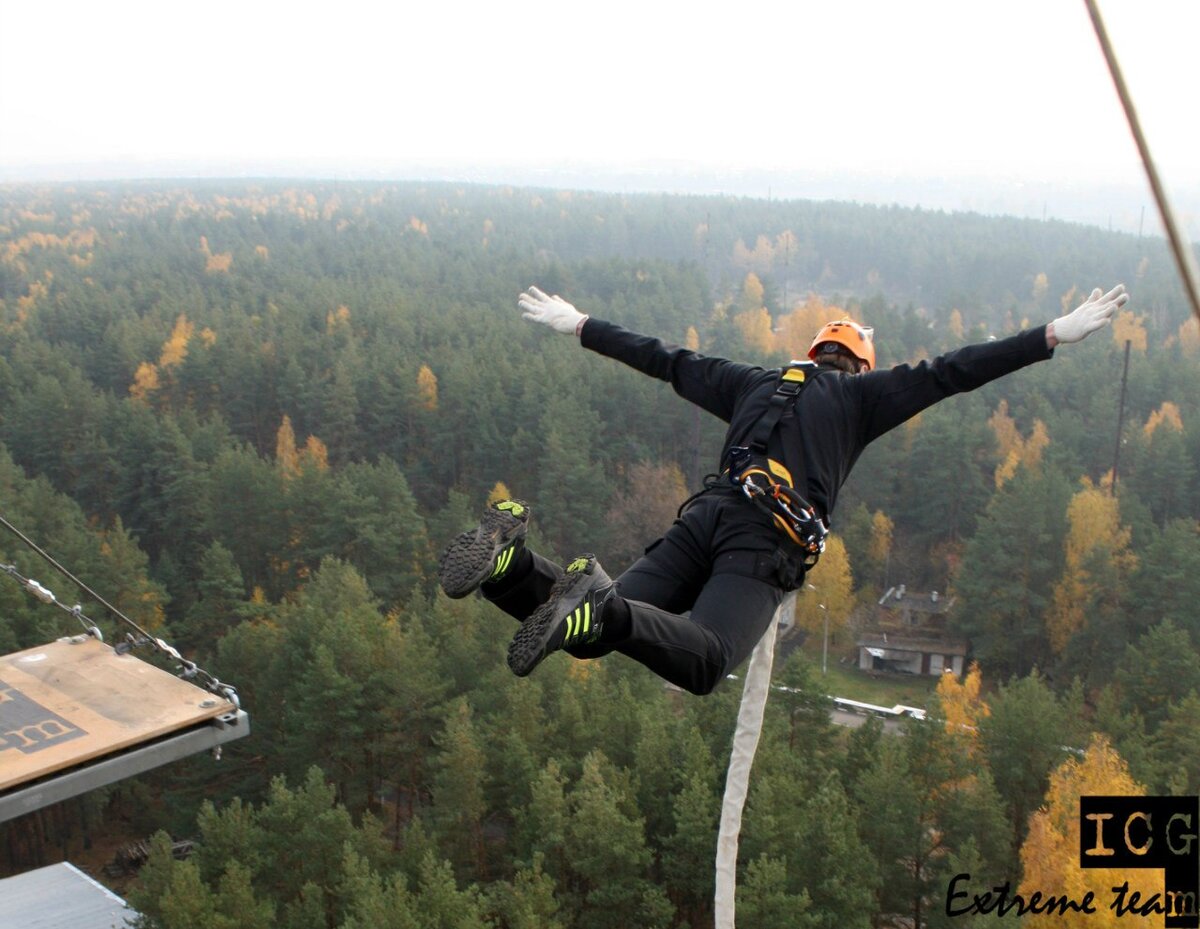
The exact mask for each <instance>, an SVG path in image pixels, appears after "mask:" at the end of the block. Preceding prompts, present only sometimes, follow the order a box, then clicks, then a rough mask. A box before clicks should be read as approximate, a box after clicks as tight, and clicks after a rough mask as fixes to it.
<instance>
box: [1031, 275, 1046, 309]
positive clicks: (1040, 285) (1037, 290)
mask: <svg viewBox="0 0 1200 929" xmlns="http://www.w3.org/2000/svg"><path fill="white" fill-rule="evenodd" d="M1049 289H1050V280H1049V278H1047V277H1046V272H1045V271H1039V272H1038V273H1037V275H1036V276H1035V277H1034V279H1033V302H1034V303H1037V302H1039V301H1040V300H1041V299H1042V297H1044V296H1046V291H1047V290H1049Z"/></svg>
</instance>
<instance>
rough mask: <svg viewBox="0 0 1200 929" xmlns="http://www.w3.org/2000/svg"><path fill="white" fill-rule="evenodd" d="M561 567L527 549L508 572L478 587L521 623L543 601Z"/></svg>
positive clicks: (557, 577)
mask: <svg viewBox="0 0 1200 929" xmlns="http://www.w3.org/2000/svg"><path fill="white" fill-rule="evenodd" d="M562 574H563V570H562V568H560V567H559V566H558V565H556V564H555V563H554V562H552V561H551V560H550V559H548V558H543V557H542V556H541V555H539V554H538V553H537V552H535V551H532V550H531V549H528V548H526V549H525V550H524V551H523V552H522V553H521V556H520V558H519V559H518V560H517V563H516V564H515V565H514V566H513V568H512V570H511V571H509V573H508V574H507V575H506V576H505V577H503V578H501V579H500V580H499V581H495V582H487V583H484V584H481V585H480V587H479V590H480V593H482V594H483V595H484V596H485V597H486V598H487V599H488V600H490V601H491V602H492V603H494V604H495V605H496V606H498V607H499V608H500V609H502V610H503V611H504V612H505V613H507V614H508V615H509V616H511V617H512V618H513V619H515V620H517V621H518V622H524V621H525V620H526V619H528V618H529V617H530V615H532V613H533V611H534V610H536V609H537V608H538V607H539V606H541V605H542V604H543V603H545V602H546V598H547V597H549V596H550V589H551V588H552V587H553V586H554V582H555V581H557V580H558V579H559V578H560V577H562Z"/></svg>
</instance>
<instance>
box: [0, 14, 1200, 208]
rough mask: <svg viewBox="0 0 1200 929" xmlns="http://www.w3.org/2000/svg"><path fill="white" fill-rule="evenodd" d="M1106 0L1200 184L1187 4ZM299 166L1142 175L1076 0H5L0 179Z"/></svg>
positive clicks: (1188, 182)
mask: <svg viewBox="0 0 1200 929" xmlns="http://www.w3.org/2000/svg"><path fill="white" fill-rule="evenodd" d="M1101 9H1102V11H1103V13H1104V16H1105V19H1106V22H1107V25H1108V27H1109V31H1110V34H1111V37H1112V40H1113V42H1114V44H1115V46H1116V49H1117V53H1118V56H1119V57H1120V59H1121V63H1122V66H1123V68H1124V70H1125V74H1126V78H1127V80H1128V82H1129V84H1130V87H1131V90H1132V92H1133V95H1134V99H1135V102H1136V103H1137V105H1138V107H1139V111H1140V114H1141V117H1142V120H1143V125H1144V128H1145V129H1146V132H1147V134H1148V136H1149V140H1150V144H1151V147H1152V149H1153V151H1154V154H1155V157H1156V160H1157V161H1158V162H1159V165H1160V168H1161V169H1162V171H1163V174H1164V176H1165V178H1166V181H1167V183H1168V185H1169V186H1172V187H1175V188H1194V189H1200V144H1198V143H1200V119H1198V115H1197V113H1198V108H1197V105H1196V89H1197V87H1200V75H1198V74H1197V66H1196V48H1197V40H1198V39H1200V2H1197V0H1101ZM98 163H108V165H107V167H104V166H97V165H98ZM297 163H304V164H317V163H319V164H321V165H324V166H325V167H326V168H327V169H328V170H330V171H332V166H337V172H336V173H337V174H339V175H341V176H348V175H352V174H354V173H355V171H356V170H358V169H360V168H361V169H363V170H370V171H375V172H378V171H381V170H382V171H383V172H384V173H388V172H391V173H393V174H394V176H403V174H404V171H403V169H404V167H405V166H407V165H413V164H422V165H426V166H428V165H434V166H440V165H444V166H446V170H447V171H448V172H451V173H452V172H453V171H454V170H462V169H464V168H472V167H478V168H488V169H490V172H489V173H488V177H489V178H494V177H496V176H498V175H500V174H503V173H504V171H506V170H510V169H512V170H514V171H515V169H517V168H528V167H531V166H532V167H556V166H563V165H567V166H572V165H573V166H575V167H579V166H583V167H584V168H585V169H590V168H591V167H592V166H601V167H610V168H611V167H622V166H644V165H647V164H650V163H654V164H657V165H658V166H659V167H660V168H661V167H662V166H667V168H668V169H678V170H695V171H700V172H702V173H712V174H717V175H719V174H720V173H721V172H723V171H726V172H732V171H748V170H749V171H754V170H761V171H766V172H773V171H777V172H780V173H781V174H782V173H787V172H816V173H829V172H850V173H861V174H878V173H882V174H901V175H909V176H915V177H925V176H932V177H939V176H941V177H961V176H980V177H1000V178H1015V179H1021V180H1028V181H1051V182H1060V181H1063V182H1065V181H1068V180H1070V181H1074V182H1097V183H1106V184H1118V185H1119V184H1130V185H1144V183H1145V182H1144V176H1143V172H1142V169H1141V165H1140V161H1139V160H1138V156H1137V151H1136V149H1135V147H1134V144H1133V142H1132V139H1131V138H1130V135H1129V132H1128V129H1127V127H1126V124H1125V120H1124V115H1123V113H1122V111H1121V109H1120V106H1119V103H1118V101H1117V97H1116V94H1115V92H1114V90H1113V86H1112V82H1111V80H1110V78H1109V76H1108V72H1107V69H1106V68H1105V65H1104V61H1103V57H1102V55H1101V53H1100V50H1099V46H1098V44H1097V42H1096V39H1095V36H1094V34H1093V32H1092V28H1091V23H1090V20H1089V19H1088V16H1087V12H1086V8H1085V6H1084V3H1083V0H1001V2H997V0H986V2H985V0H820V2H814V0H786V2H771V3H754V2H747V3H743V4H733V3H729V2H723V3H708V2H701V0H690V2H673V0H672V2H662V0H636V2H631V0H606V2H604V3H588V4H584V3H579V2H571V0H555V2H541V0H536V2H534V0H509V2H497V0H489V2H486V3H476V2H454V0H442V2H438V0H419V2H412V0H399V2H393V3H391V4H384V3H379V2H370V3H368V2H361V0H327V2H322V3H307V2H304V0H291V2H286V3H284V2H275V0H267V2H262V0H236V2H232V0H208V2H205V3H196V2H194V0H193V2H186V0H155V2H134V0H103V2H96V0H88V2H76V0H67V2H61V0H60V2H54V0H47V2H36V0H0V181H3V180H6V179H7V180H12V179H14V178H19V177H26V176H30V175H31V173H32V174H38V173H40V174H41V175H42V176H48V177H54V176H62V175H64V174H65V175H71V174H88V173H96V174H99V175H104V174H106V173H108V174H111V173H112V172H113V171H114V170H115V171H116V173H119V174H125V175H128V174H138V173H142V172H145V173H150V174H162V173H165V172H167V171H168V170H169V169H166V168H164V165H172V164H174V165H180V166H182V167H181V168H180V170H181V171H183V172H184V173H196V172H202V173H207V174H217V175H220V174H244V173H246V172H247V171H252V172H254V173H259V174H261V173H273V170H274V168H275V167H276V166H277V167H278V170H279V172H280V173H294V170H292V169H290V168H289V166H294V165H296V164H297ZM64 166H66V167H64ZM80 166H90V167H80ZM114 166H118V167H116V168H114Z"/></svg>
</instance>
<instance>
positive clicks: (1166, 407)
mask: <svg viewBox="0 0 1200 929" xmlns="http://www.w3.org/2000/svg"><path fill="white" fill-rule="evenodd" d="M1159 426H1166V427H1167V428H1168V429H1170V430H1172V431H1174V432H1183V416H1182V415H1180V412H1179V407H1177V406H1176V405H1175V404H1174V403H1172V402H1171V401H1170V400H1164V401H1163V405H1162V406H1160V407H1159V408H1158V409H1157V410H1155V411H1154V412H1153V413H1151V414H1150V418H1149V419H1147V420H1146V425H1145V426H1143V427H1142V435H1144V436H1145V437H1146V438H1147V439H1150V438H1151V437H1153V435H1154V433H1155V431H1156V430H1157V429H1158V427H1159Z"/></svg>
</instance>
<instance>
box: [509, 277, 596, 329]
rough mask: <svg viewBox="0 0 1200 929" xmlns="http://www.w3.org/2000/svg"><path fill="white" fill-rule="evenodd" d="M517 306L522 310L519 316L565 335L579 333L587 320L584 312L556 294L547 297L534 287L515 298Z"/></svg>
mask: <svg viewBox="0 0 1200 929" xmlns="http://www.w3.org/2000/svg"><path fill="white" fill-rule="evenodd" d="M517 306H518V307H519V308H520V309H521V310H522V313H521V316H522V317H523V318H524V319H527V320H529V321H530V322H534V323H541V324H542V325H544V326H549V327H550V328H551V329H553V330H554V331H555V332H562V333H565V334H567V335H579V331H580V329H582V328H583V323H584V321H585V320H587V315H586V314H585V313H580V312H579V310H577V309H575V307H573V306H571V304H569V303H567V301H566V300H564V299H563V298H562V297H560V296H559V295H558V294H555V295H554V296H553V297H548V296H546V295H545V294H544V293H542V292H541V291H540V290H538V289H537V288H536V287H530V288H529V289H528V290H527V291H525V292H524V293H523V294H521V296H520V297H518V298H517Z"/></svg>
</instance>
